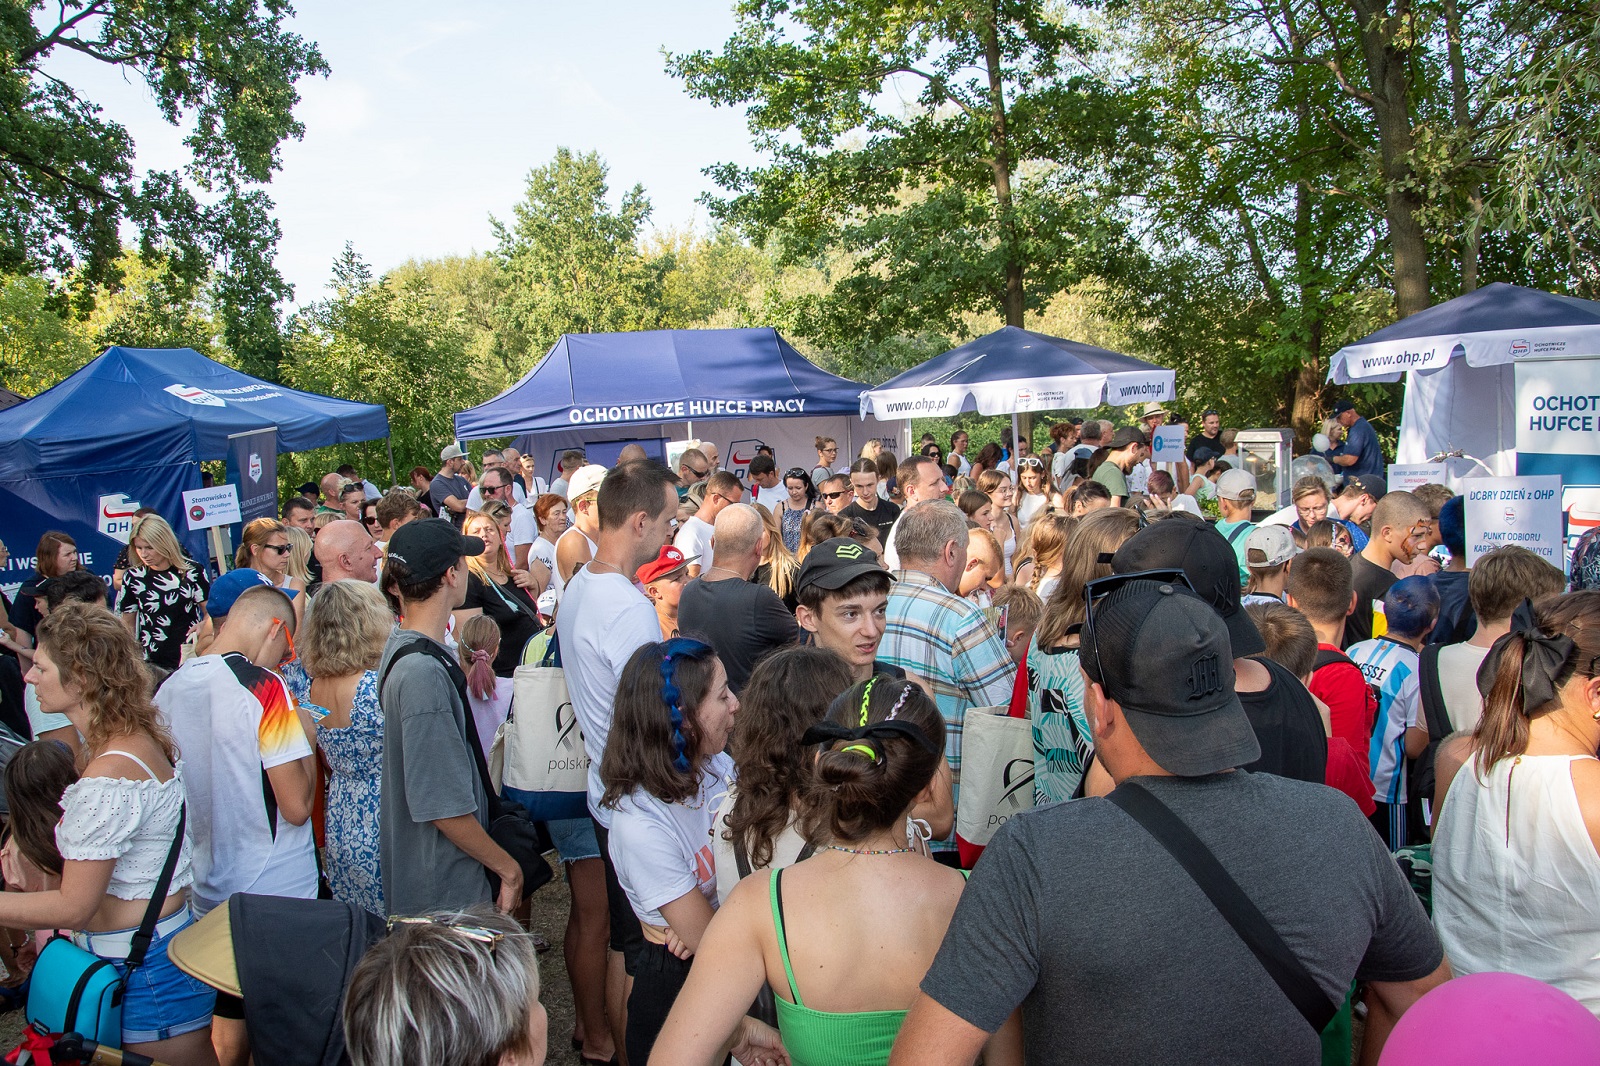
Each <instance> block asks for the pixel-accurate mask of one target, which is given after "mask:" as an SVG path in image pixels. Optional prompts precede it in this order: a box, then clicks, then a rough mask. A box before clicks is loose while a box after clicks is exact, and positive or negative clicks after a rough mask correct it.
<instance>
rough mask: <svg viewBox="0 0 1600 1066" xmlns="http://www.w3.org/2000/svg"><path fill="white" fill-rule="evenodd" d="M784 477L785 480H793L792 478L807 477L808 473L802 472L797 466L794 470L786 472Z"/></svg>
mask: <svg viewBox="0 0 1600 1066" xmlns="http://www.w3.org/2000/svg"><path fill="white" fill-rule="evenodd" d="M783 476H784V478H785V479H788V478H792V477H805V476H806V472H805V471H804V470H801V469H800V468H799V467H798V466H797V467H794V468H792V469H790V470H787V471H785V472H784V475H783Z"/></svg>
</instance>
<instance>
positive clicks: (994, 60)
mask: <svg viewBox="0 0 1600 1066" xmlns="http://www.w3.org/2000/svg"><path fill="white" fill-rule="evenodd" d="M999 20H1000V12H999V8H998V6H997V5H995V4H990V6H989V9H988V10H987V11H986V12H985V14H984V25H983V58H984V65H985V66H986V67H987V68H988V73H989V109H990V113H991V114H992V115H993V121H992V123H991V126H990V140H989V143H990V145H991V147H992V148H993V149H994V154H993V156H992V157H991V158H990V160H989V167H990V169H991V170H993V171H994V200H995V209H996V212H997V214H998V216H999V217H998V221H999V224H1000V248H1001V250H1002V251H1003V252H1004V254H1005V270H1006V277H1005V292H1004V294H1003V296H1002V297H1001V304H1000V306H1001V310H1002V311H1004V312H1005V318H1006V325H1008V326H1018V327H1020V326H1021V325H1022V324H1023V315H1022V310H1023V291H1022V252H1021V249H1020V248H1019V246H1018V245H1019V242H1018V240H1017V220H1016V215H1015V214H1014V209H1013V207H1012V202H1011V169H1012V167H1011V140H1010V137H1009V135H1008V133H1007V130H1006V97H1005V83H1004V81H1003V80H1002V78H1001V76H1000V67H1001V56H1000V25H999Z"/></svg>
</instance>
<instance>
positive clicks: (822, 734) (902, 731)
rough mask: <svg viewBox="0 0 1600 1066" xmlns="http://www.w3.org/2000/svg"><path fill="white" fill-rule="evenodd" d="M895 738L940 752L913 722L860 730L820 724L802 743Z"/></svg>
mask: <svg viewBox="0 0 1600 1066" xmlns="http://www.w3.org/2000/svg"><path fill="white" fill-rule="evenodd" d="M893 737H905V738H906V739H907V740H910V741H913V742H915V743H917V744H920V745H921V746H922V747H923V748H925V749H927V750H928V751H930V752H934V753H936V754H937V753H938V751H939V749H938V748H937V747H936V746H935V745H934V743H933V740H932V739H931V738H929V736H928V734H927V733H925V732H924V731H923V729H922V727H921V726H919V725H915V724H913V723H911V722H874V723H872V724H871V725H864V726H861V727H860V728H858V729H850V728H848V727H846V726H842V725H837V724H835V723H833V722H818V723H817V724H816V725H813V726H812V727H811V728H809V729H807V730H806V732H805V736H803V737H801V738H800V743H801V744H831V743H833V742H834V741H837V740H889V739H891V738H893Z"/></svg>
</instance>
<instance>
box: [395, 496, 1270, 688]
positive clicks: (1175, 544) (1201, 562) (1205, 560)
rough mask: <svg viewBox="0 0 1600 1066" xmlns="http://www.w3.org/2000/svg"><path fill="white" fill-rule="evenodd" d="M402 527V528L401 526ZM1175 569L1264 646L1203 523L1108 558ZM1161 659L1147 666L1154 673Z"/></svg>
mask: <svg viewBox="0 0 1600 1066" xmlns="http://www.w3.org/2000/svg"><path fill="white" fill-rule="evenodd" d="M401 528H402V529H404V528H405V527H404V526H402V527H401ZM1163 568H1177V569H1180V570H1182V571H1183V572H1184V573H1185V574H1187V575H1188V577H1189V584H1190V585H1191V586H1193V588H1194V591H1195V595H1197V596H1199V597H1200V599H1201V600H1202V601H1204V602H1206V603H1209V604H1210V605H1211V608H1212V610H1214V611H1216V612H1217V615H1218V616H1219V617H1220V618H1221V619H1222V624H1223V625H1224V626H1225V627H1227V630H1228V639H1229V641H1230V642H1231V643H1232V645H1233V658H1235V659H1242V658H1244V657H1245V656H1246V655H1260V654H1261V653H1262V652H1264V651H1266V650H1267V642H1266V641H1264V640H1262V639H1261V631H1260V630H1259V629H1257V628H1256V624H1255V623H1254V622H1252V621H1250V616H1249V615H1248V614H1245V612H1244V607H1243V606H1241V605H1240V602H1239V556H1238V555H1236V554H1235V553H1234V550H1233V547H1232V546H1231V545H1229V543H1228V540H1227V538H1226V537H1224V536H1223V535H1222V534H1221V533H1218V532H1217V531H1216V530H1215V529H1214V528H1213V527H1211V526H1210V525H1207V524H1206V523H1205V522H1203V521H1199V520H1196V519H1192V518H1185V517H1182V516H1179V515H1173V516H1172V517H1171V518H1166V519H1163V520H1161V521H1160V522H1155V523H1152V524H1151V525H1149V526H1146V527H1145V528H1144V529H1141V530H1139V532H1137V533H1135V534H1134V535H1133V536H1131V537H1129V538H1128V539H1127V540H1125V541H1123V543H1122V547H1120V548H1118V549H1117V553H1116V554H1115V555H1113V556H1112V557H1111V572H1112V573H1114V574H1136V573H1138V572H1139V571H1141V570H1160V569H1163ZM1161 661H1162V660H1161V659H1159V658H1157V659H1152V660H1150V663H1149V664H1147V665H1148V666H1149V668H1150V669H1151V670H1153V671H1154V672H1155V673H1157V674H1159V673H1161V672H1162V671H1161V668H1160V667H1159V666H1158V665H1157V664H1158V663H1159V662H1161Z"/></svg>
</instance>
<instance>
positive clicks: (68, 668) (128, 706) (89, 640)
mask: <svg viewBox="0 0 1600 1066" xmlns="http://www.w3.org/2000/svg"><path fill="white" fill-rule="evenodd" d="M147 517H154V516H147ZM158 521H159V519H158ZM162 524H163V525H165V524H166V523H164V522H163V523H162ZM39 647H40V648H42V649H43V650H44V653H45V654H46V655H48V656H49V657H50V660H51V661H52V662H53V663H55V665H56V669H57V670H59V671H60V672H61V677H62V680H63V681H66V682H67V683H69V684H71V685H74V686H76V687H77V688H78V689H79V691H80V692H81V693H82V699H83V707H84V710H86V711H87V712H88V729H87V731H86V732H85V734H84V738H83V739H84V746H83V749H82V750H81V751H80V752H79V753H78V766H79V767H80V768H82V767H84V766H87V765H88V764H89V760H90V759H92V758H93V757H94V756H95V755H97V754H99V753H100V751H101V750H102V749H103V748H104V747H105V746H106V744H108V743H109V742H110V741H111V738H112V737H121V736H128V735H130V734H134V733H143V734H144V735H145V736H148V737H149V738H150V739H151V740H153V741H155V742H156V744H157V745H159V746H160V748H161V750H162V752H163V753H165V755H166V757H167V761H168V762H170V763H173V764H174V765H176V764H177V762H178V745H177V744H176V743H175V742H174V741H173V739H172V734H170V733H168V732H167V730H166V727H165V726H163V725H162V724H161V714H160V712H159V711H157V710H156V705H155V704H154V703H152V702H151V700H150V693H151V684H150V671H149V670H147V669H146V668H145V664H144V660H143V658H142V657H141V655H140V653H139V645H138V644H137V643H136V642H135V641H134V639H133V634H132V633H130V632H128V627H127V626H125V625H123V624H122V620H121V619H119V618H118V617H117V616H116V615H114V614H112V613H111V612H110V611H108V610H106V609H105V608H104V607H101V606H100V605H99V604H90V603H64V604H62V605H61V606H60V607H57V608H56V609H55V610H53V611H51V612H50V614H49V616H48V617H46V618H45V619H44V620H42V621H41V622H40V623H39Z"/></svg>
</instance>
